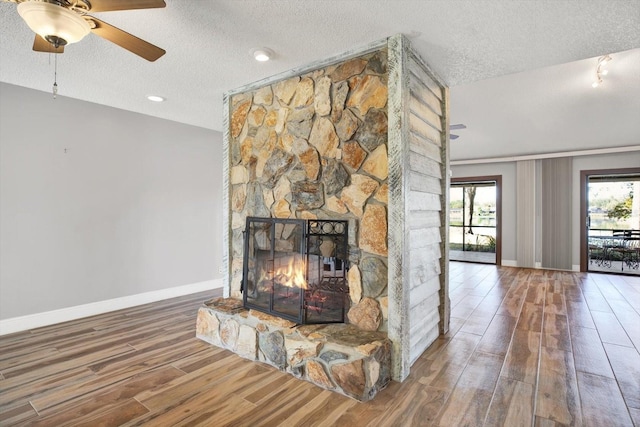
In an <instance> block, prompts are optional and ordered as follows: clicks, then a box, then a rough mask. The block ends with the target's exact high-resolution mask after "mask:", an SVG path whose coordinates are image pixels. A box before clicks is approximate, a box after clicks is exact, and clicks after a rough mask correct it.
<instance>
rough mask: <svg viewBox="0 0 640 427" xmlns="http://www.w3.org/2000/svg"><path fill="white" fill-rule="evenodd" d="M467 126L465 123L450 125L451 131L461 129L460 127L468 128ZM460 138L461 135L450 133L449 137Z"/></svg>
mask: <svg viewBox="0 0 640 427" xmlns="http://www.w3.org/2000/svg"><path fill="white" fill-rule="evenodd" d="M466 128H467V127H466V126H465V125H463V124H462V123H458V124H455V125H450V126H449V131H452V130H460V129H466ZM458 138H460V135H454V134H452V133H451V134H449V139H458Z"/></svg>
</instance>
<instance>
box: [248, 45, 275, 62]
mask: <svg viewBox="0 0 640 427" xmlns="http://www.w3.org/2000/svg"><path fill="white" fill-rule="evenodd" d="M272 57H273V51H272V50H271V49H269V48H266V47H263V48H260V49H255V50H254V51H253V59H255V60H256V61H258V62H267V61H268V60H270V59H271V58H272Z"/></svg>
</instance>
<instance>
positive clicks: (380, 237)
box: [360, 204, 388, 256]
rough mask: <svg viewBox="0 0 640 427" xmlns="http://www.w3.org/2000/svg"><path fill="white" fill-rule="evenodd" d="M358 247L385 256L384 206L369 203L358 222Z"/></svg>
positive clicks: (385, 213)
mask: <svg viewBox="0 0 640 427" xmlns="http://www.w3.org/2000/svg"><path fill="white" fill-rule="evenodd" d="M360 249H362V250H363V251H365V252H370V253H372V254H377V255H382V256H387V253H388V250H387V211H386V209H385V207H384V206H381V205H372V204H369V205H367V207H366V208H365V211H364V215H363V216H362V221H361V222H360Z"/></svg>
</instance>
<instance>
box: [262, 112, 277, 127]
mask: <svg viewBox="0 0 640 427" xmlns="http://www.w3.org/2000/svg"><path fill="white" fill-rule="evenodd" d="M278 112H279V110H271V111H269V112H268V113H267V115H266V116H265V118H264V125H265V126H267V127H270V128H272V127H274V126H275V125H276V123H278Z"/></svg>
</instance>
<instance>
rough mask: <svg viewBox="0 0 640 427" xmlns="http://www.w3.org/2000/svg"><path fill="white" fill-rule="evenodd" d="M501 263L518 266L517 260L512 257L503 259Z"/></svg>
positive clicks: (507, 265)
mask: <svg viewBox="0 0 640 427" xmlns="http://www.w3.org/2000/svg"><path fill="white" fill-rule="evenodd" d="M502 265H503V266H504V267H517V266H518V261H516V260H514V259H503V260H502Z"/></svg>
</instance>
